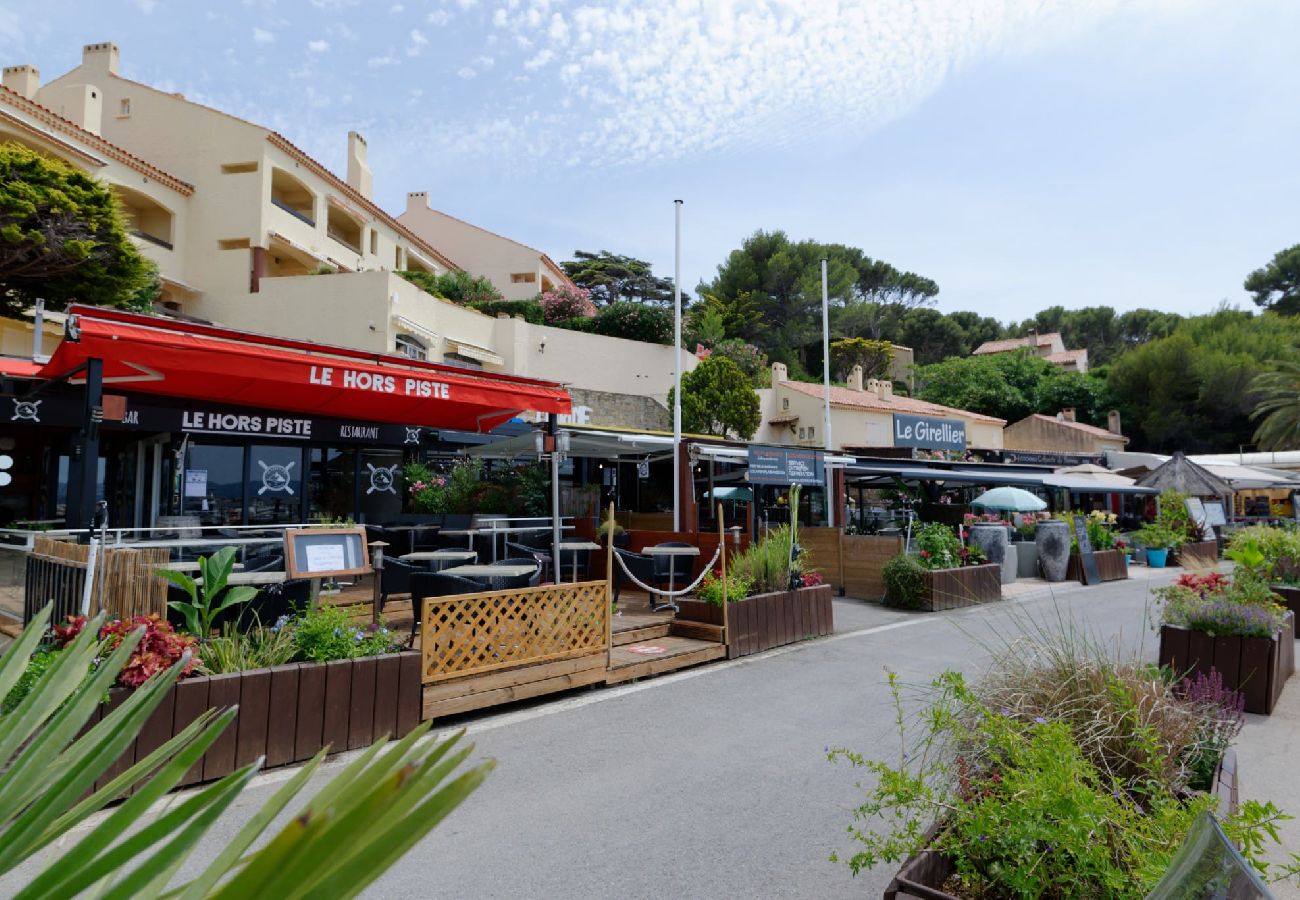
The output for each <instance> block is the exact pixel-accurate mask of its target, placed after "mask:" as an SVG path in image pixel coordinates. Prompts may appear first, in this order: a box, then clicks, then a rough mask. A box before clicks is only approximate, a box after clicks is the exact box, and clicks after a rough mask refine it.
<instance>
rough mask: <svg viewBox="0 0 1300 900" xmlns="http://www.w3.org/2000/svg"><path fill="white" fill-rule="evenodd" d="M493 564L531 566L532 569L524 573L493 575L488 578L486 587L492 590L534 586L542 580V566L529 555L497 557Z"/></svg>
mask: <svg viewBox="0 0 1300 900" xmlns="http://www.w3.org/2000/svg"><path fill="white" fill-rule="evenodd" d="M492 565H494V566H532V567H533V571H532V572H529V573H527V574H524V575H493V576H492V577H491V578H489V579H488V588H489V589H490V590H494V591H508V590H510V589H511V588H521V587H536V586H537V585H539V584H541V582H542V567H541V565H540V564H538V562H537V560H535V559H533V558H532V557H531V556H530V557H523V556H516V557H507V558H506V559H499V560H497V561H496V562H494V563H492Z"/></svg>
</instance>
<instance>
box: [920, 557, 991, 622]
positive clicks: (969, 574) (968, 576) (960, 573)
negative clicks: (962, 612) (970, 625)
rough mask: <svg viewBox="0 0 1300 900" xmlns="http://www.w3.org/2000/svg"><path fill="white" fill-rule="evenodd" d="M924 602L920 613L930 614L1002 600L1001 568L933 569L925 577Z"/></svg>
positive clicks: (987, 566)
mask: <svg viewBox="0 0 1300 900" xmlns="http://www.w3.org/2000/svg"><path fill="white" fill-rule="evenodd" d="M925 583H926V588H927V593H926V599H925V600H924V601H922V603H921V609H924V610H928V611H930V612H937V611H942V610H945V609H961V608H962V607H965V606H975V605H977V604H979V603H987V602H988V601H990V600H1001V599H1002V567H1001V566H999V565H998V564H997V563H986V564H985V565H982V566H966V567H965V568H961V569H933V570H931V571H929V572H927V573H926V579H925Z"/></svg>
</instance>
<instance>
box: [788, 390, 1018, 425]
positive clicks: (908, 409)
mask: <svg viewBox="0 0 1300 900" xmlns="http://www.w3.org/2000/svg"><path fill="white" fill-rule="evenodd" d="M779 384H780V386H781V387H785V388H790V389H791V390H793V391H797V392H798V393H800V394H807V395H808V396H809V397H821V396H822V386H821V385H820V384H809V383H807V382H804V381H782V382H779ZM831 405H833V406H849V407H855V408H858V409H874V410H877V411H880V412H899V413H911V414H914V415H921V416H959V417H960V418H963V419H970V420H971V421H973V422H989V423H996V424H998V425H1005V424H1006V423H1007V421H1006V419H999V418H996V417H994V416H986V415H983V414H982V413H974V412H967V411H966V410H964V409H953V408H952V407H951V406H941V405H940V404H938V403H927V402H926V401H925V400H917V399H916V398H915V397H899V396H893V397H890V398H888V399H885V398H882V397H880V396H878V395H876V394H873V393H871V392H869V391H851V390H849V389H848V388H842V387H832V388H831Z"/></svg>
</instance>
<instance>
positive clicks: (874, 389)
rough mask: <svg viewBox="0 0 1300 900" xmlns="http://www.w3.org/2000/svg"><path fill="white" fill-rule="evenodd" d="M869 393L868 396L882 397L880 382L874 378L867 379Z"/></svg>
mask: <svg viewBox="0 0 1300 900" xmlns="http://www.w3.org/2000/svg"><path fill="white" fill-rule="evenodd" d="M867 393H868V394H875V395H876V396H877V397H879V396H880V382H879V381H877V380H876V379H874V378H868V379H867Z"/></svg>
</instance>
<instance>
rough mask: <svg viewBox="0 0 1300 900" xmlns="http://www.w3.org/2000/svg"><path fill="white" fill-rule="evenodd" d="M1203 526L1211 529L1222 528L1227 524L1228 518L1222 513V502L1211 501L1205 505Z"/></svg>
mask: <svg viewBox="0 0 1300 900" xmlns="http://www.w3.org/2000/svg"><path fill="white" fill-rule="evenodd" d="M1205 524H1206V525H1209V526H1210V527H1211V528H1222V527H1223V526H1224V525H1227V524H1228V517H1227V516H1226V515H1225V514H1224V512H1223V502H1222V501H1220V500H1211V501H1209V502H1208V503H1206V504H1205Z"/></svg>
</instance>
